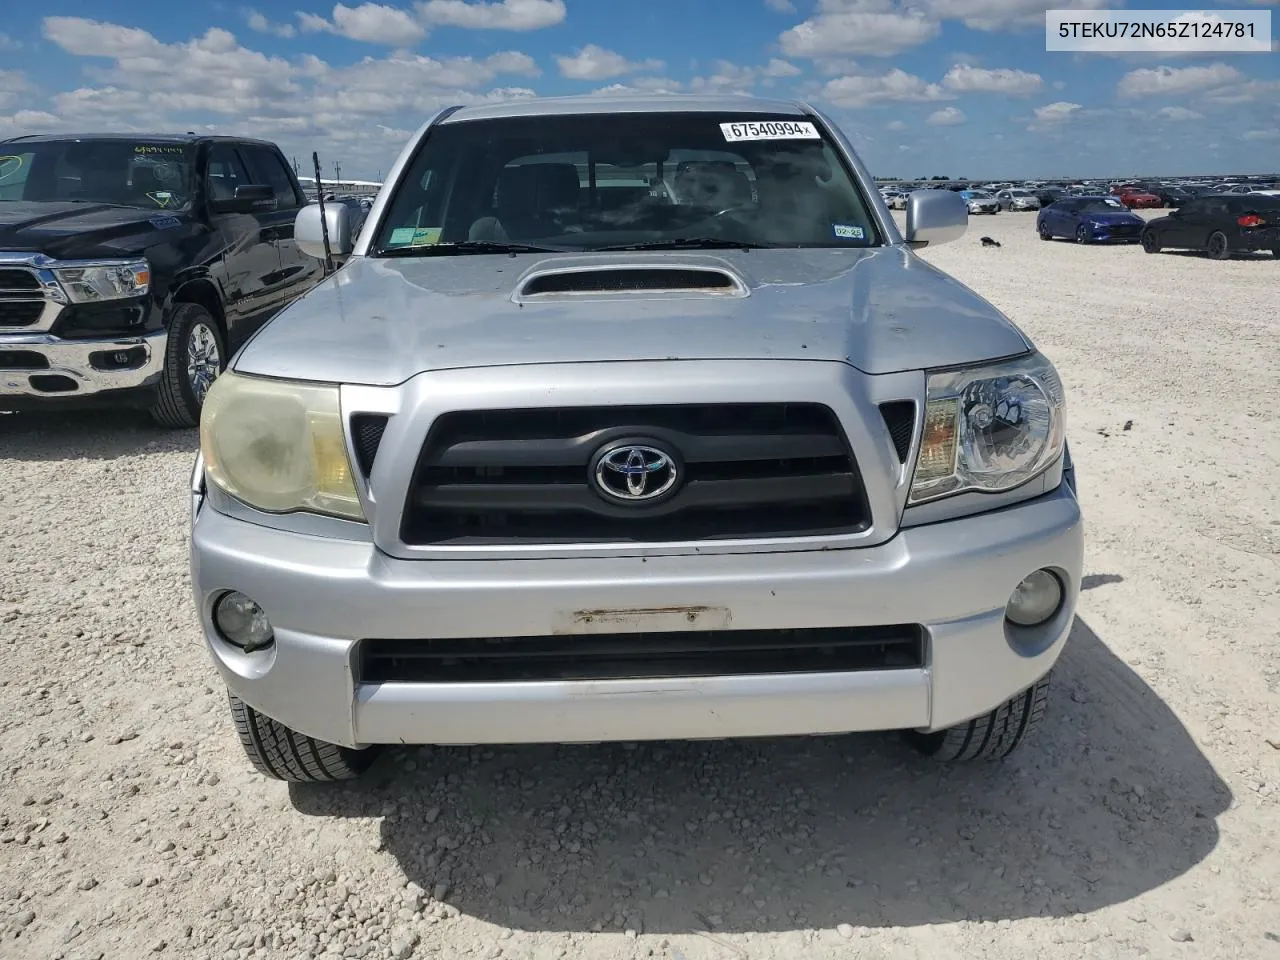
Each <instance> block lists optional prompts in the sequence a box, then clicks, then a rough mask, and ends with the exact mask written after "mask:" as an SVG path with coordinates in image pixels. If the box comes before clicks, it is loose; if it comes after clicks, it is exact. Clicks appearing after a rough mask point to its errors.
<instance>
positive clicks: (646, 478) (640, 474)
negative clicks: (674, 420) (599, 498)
mask: <svg viewBox="0 0 1280 960" xmlns="http://www.w3.org/2000/svg"><path fill="white" fill-rule="evenodd" d="M593 477H594V480H595V487H596V490H597V491H599V493H600V494H601V495H603V496H604V497H606V498H607V499H611V500H620V501H622V502H624V503H643V502H645V501H650V500H656V499H657V498H658V497H661V496H662V495H663V494H664V493H669V492H670V491H671V490H672V488H674V487H675V485H676V483H677V482H678V481H679V480H680V468H679V467H678V466H677V465H676V458H675V457H674V456H673V455H672V454H670V453H667V452H666V451H665V450H660V449H659V448H658V447H650V446H645V445H643V444H623V445H621V446H617V447H612V448H608V449H606V450H604V451H603V452H602V453H599V454H597V455H596V458H595V470H594V473H593Z"/></svg>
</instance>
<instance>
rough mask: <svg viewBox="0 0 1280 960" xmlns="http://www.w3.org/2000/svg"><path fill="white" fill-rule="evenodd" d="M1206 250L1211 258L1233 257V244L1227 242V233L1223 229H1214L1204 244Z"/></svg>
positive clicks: (1226, 258) (1224, 258) (1223, 258)
mask: <svg viewBox="0 0 1280 960" xmlns="http://www.w3.org/2000/svg"><path fill="white" fill-rule="evenodd" d="M1204 252H1205V253H1207V254H1208V255H1209V259H1210V260H1229V259H1231V244H1229V243H1228V242H1227V235H1226V234H1225V233H1223V232H1222V231H1221V230H1215V231H1213V233H1211V234H1209V240H1208V242H1207V243H1205V245H1204Z"/></svg>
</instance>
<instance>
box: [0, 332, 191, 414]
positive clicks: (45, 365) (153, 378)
mask: <svg viewBox="0 0 1280 960" xmlns="http://www.w3.org/2000/svg"><path fill="white" fill-rule="evenodd" d="M166 339H167V335H166V333H165V331H163V330H160V331H157V332H155V333H151V334H147V335H145V336H139V337H110V338H105V339H94V340H80V339H76V340H64V339H62V338H60V337H55V336H53V335H52V334H49V333H0V409H3V408H4V407H6V406H8V405H11V404H17V403H19V402H21V403H22V405H23V406H29V405H31V404H32V403H33V402H35V401H42V400H78V399H80V398H91V397H96V396H97V395H99V394H105V393H108V392H115V391H133V390H138V389H141V388H146V387H150V386H153V385H154V384H156V383H158V382H159V379H160V375H161V372H162V371H163V370H164V355H165V344H166ZM117 354H118V355H120V356H119V357H117V356H115V355H117Z"/></svg>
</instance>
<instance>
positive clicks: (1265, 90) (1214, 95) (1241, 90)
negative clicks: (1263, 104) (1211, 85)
mask: <svg viewBox="0 0 1280 960" xmlns="http://www.w3.org/2000/svg"><path fill="white" fill-rule="evenodd" d="M1202 99H1204V100H1206V101H1208V102H1210V103H1213V104H1216V105H1221V106H1229V105H1232V104H1237V103H1252V102H1254V101H1255V100H1270V101H1272V102H1273V103H1274V102H1276V101H1278V100H1280V80H1247V81H1245V82H1244V83H1237V84H1230V85H1228V86H1225V87H1219V88H1218V89H1216V90H1210V91H1209V92H1208V93H1206V94H1205V95H1204V97H1203V98H1202Z"/></svg>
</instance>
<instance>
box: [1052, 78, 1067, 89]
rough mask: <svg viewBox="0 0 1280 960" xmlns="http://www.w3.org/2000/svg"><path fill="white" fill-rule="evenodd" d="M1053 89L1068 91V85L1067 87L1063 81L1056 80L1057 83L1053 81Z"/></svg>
mask: <svg viewBox="0 0 1280 960" xmlns="http://www.w3.org/2000/svg"><path fill="white" fill-rule="evenodd" d="M1053 89H1055V90H1065V89H1067V85H1066V83H1065V82H1064V81H1062V80H1055V81H1053Z"/></svg>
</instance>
